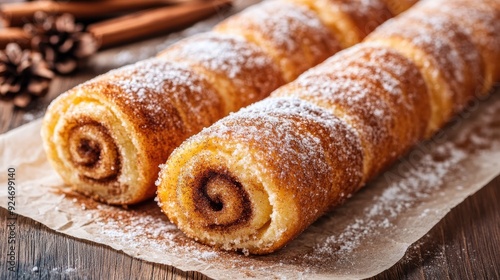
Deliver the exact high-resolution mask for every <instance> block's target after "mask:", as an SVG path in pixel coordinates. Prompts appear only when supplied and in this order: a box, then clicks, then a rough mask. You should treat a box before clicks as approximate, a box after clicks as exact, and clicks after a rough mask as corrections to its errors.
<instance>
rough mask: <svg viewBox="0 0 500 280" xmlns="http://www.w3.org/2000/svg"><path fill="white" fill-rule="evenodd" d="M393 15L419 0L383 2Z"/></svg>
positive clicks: (385, 0)
mask: <svg viewBox="0 0 500 280" xmlns="http://www.w3.org/2000/svg"><path fill="white" fill-rule="evenodd" d="M383 1H384V3H386V5H387V6H388V8H389V10H390V11H391V12H392V14H393V15H399V14H401V13H402V12H404V11H406V10H408V9H409V8H411V7H412V6H413V5H415V3H417V2H418V1H419V0H383Z"/></svg>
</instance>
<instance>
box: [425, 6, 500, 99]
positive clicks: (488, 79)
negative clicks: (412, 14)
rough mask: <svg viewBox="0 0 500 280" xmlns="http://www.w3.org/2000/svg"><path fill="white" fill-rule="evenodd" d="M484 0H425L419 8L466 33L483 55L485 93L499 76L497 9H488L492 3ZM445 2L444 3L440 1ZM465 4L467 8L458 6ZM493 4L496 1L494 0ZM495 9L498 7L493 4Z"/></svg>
mask: <svg viewBox="0 0 500 280" xmlns="http://www.w3.org/2000/svg"><path fill="white" fill-rule="evenodd" d="M493 2H494V1H491V4H487V3H488V0H479V1H476V0H454V1H446V0H437V1H428V3H426V4H425V5H423V6H422V7H420V8H419V9H420V10H422V11H425V12H426V13H429V14H432V15H433V17H439V18H442V19H445V20H446V21H449V22H453V23H455V24H456V25H458V26H460V28H461V29H462V30H463V31H464V32H465V33H466V34H467V35H468V36H469V38H470V40H471V41H472V43H474V45H475V46H476V48H477V49H478V50H479V52H480V54H481V56H482V59H483V68H484V69H483V70H482V73H484V77H482V78H483V79H482V81H481V82H482V83H483V87H482V88H481V92H480V93H482V94H484V93H487V92H488V91H489V89H490V88H491V87H492V85H493V82H494V81H495V80H499V79H500V63H498V61H500V57H499V56H500V11H497V12H496V13H492V12H491V9H492V4H493ZM444 3H446V5H443V4H444ZM463 5H468V6H469V8H468V9H461V8H460V7H461V6H463ZM496 5H497V7H500V3H499V2H496ZM497 9H498V8H497Z"/></svg>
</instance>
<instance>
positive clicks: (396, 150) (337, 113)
mask: <svg viewBox="0 0 500 280" xmlns="http://www.w3.org/2000/svg"><path fill="white" fill-rule="evenodd" d="M456 1H460V3H461V5H455V4H450V5H453V7H455V8H456V9H457V14H465V13H466V11H472V12H478V13H479V11H480V12H481V13H486V14H485V16H484V17H472V18H469V19H468V21H467V23H469V24H470V25H469V26H467V27H462V24H463V22H462V23H459V22H458V21H457V20H455V19H451V14H450V13H449V12H446V10H447V8H446V7H447V6H446V5H448V3H454V2H453V1H451V0H449V1H444V0H443V1H442V6H443V7H444V8H443V12H442V13H440V12H439V11H438V10H435V12H433V13H434V14H433V17H432V19H429V14H428V11H429V10H430V9H431V8H433V7H434V5H433V4H432V3H431V2H432V1H426V2H421V3H419V4H417V5H416V6H415V7H414V8H412V9H411V10H410V11H409V12H407V13H405V14H402V15H401V16H400V17H398V18H396V19H395V20H391V21H390V22H387V23H386V24H384V25H383V26H382V27H381V28H380V29H378V30H376V31H374V33H372V35H369V38H368V40H367V41H366V42H364V43H361V44H358V45H356V46H354V47H352V48H350V49H347V50H344V51H342V52H339V53H338V54H336V55H335V56H333V57H331V58H329V59H327V60H326V61H325V62H323V63H322V64H320V65H318V66H317V67H314V68H312V69H310V70H308V71H306V72H305V73H304V74H302V75H300V76H299V77H298V78H297V79H296V80H295V81H293V82H291V83H289V84H287V85H285V86H282V87H280V88H279V89H277V90H276V91H274V92H273V93H272V94H271V96H270V97H268V98H266V99H264V100H262V101H260V102H258V103H255V104H253V105H250V106H248V107H246V108H245V109H242V110H240V111H239V112H236V113H234V114H231V115H230V116H228V117H225V118H223V119H221V120H219V121H218V122H216V123H215V124H214V125H212V126H210V127H208V128H205V129H204V130H203V131H202V132H200V133H199V134H197V135H195V136H193V137H191V138H189V139H188V140H187V141H185V142H184V143H183V144H182V145H181V146H180V147H179V148H177V149H176V150H175V151H174V152H173V153H172V155H171V157H170V158H169V160H168V161H167V162H166V164H165V165H164V166H163V168H162V171H161V172H160V179H159V180H158V201H159V205H160V206H161V208H162V210H163V212H164V213H165V214H166V215H167V216H168V217H169V218H170V219H171V220H172V221H173V222H174V223H176V224H177V225H178V227H179V228H180V229H181V230H182V231H183V232H185V233H186V234H187V235H188V236H190V237H192V238H194V239H196V240H198V241H200V242H202V243H205V244H209V245H212V246H215V247H218V248H221V249H225V250H240V251H243V252H248V253H252V254H266V253H270V252H273V251H275V250H277V249H279V248H281V247H283V246H284V245H285V244H287V243H288V242H289V241H291V240H292V239H293V238H294V237H295V236H297V235H298V234H300V232H302V231H303V230H304V229H305V228H307V227H308V226H309V225H310V224H311V223H313V222H314V221H315V220H316V219H317V218H318V217H320V216H321V215H322V214H323V213H325V212H326V211H328V210H329V209H331V208H332V207H335V206H336V205H338V204H339V203H341V202H342V201H344V200H345V199H346V197H348V196H350V195H352V194H353V193H354V192H356V191H357V190H358V189H360V188H361V187H362V186H363V185H364V184H365V183H366V182H367V181H369V180H370V179H372V178H373V177H374V176H376V175H377V174H380V172H382V171H383V170H384V169H385V168H387V167H388V166H389V165H390V164H391V163H393V162H394V161H395V160H396V159H397V158H398V157H400V156H402V155H404V154H405V153H406V152H407V151H408V150H409V149H410V148H411V147H412V145H414V144H415V143H416V142H418V141H420V140H423V139H425V138H427V137H429V136H430V135H431V134H432V133H433V132H435V131H436V129H438V128H440V127H442V126H443V125H444V124H445V123H446V122H447V121H449V120H450V118H451V117H452V116H453V114H454V113H456V112H458V111H459V110H460V109H461V108H463V107H464V106H465V105H466V104H467V102H469V101H470V100H472V99H473V98H474V96H475V94H476V91H477V90H481V91H482V90H484V88H483V85H484V82H483V80H482V77H484V75H482V74H483V73H484V72H483V71H485V69H486V68H485V67H484V65H483V61H484V57H485V55H484V54H483V51H488V52H489V54H488V55H490V56H491V57H496V56H497V55H499V53H498V51H494V50H495V49H496V46H489V45H488V44H490V43H493V42H496V40H497V39H498V37H499V36H500V33H495V34H489V35H488V36H490V37H489V38H487V39H486V40H484V41H481V40H479V39H478V38H473V37H472V36H471V34H475V36H479V34H480V33H479V34H476V33H475V30H476V29H477V30H482V29H483V28H484V26H485V24H486V23H487V22H489V20H490V18H491V17H495V18H496V20H497V21H498V20H499V18H498V14H496V11H495V9H493V8H492V7H493V6H492V4H491V6H488V5H490V4H489V3H490V2H488V1H489V0H482V1H479V2H478V1H475V0H470V1H465V0H456ZM478 3H480V5H478ZM484 7H490V8H491V9H486V8H484ZM479 42H481V44H485V45H483V46H482V47H477V46H481V45H480V44H479Z"/></svg>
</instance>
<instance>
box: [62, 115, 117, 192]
mask: <svg viewBox="0 0 500 280" xmlns="http://www.w3.org/2000/svg"><path fill="white" fill-rule="evenodd" d="M69 135H70V136H69V141H70V142H69V143H70V148H69V149H70V155H71V161H72V163H73V165H74V166H75V168H77V169H78V170H79V171H80V172H81V174H80V175H79V177H80V178H81V179H82V180H85V181H89V182H91V183H101V184H108V183H110V182H112V181H115V180H116V178H118V176H119V175H120V172H121V155H120V153H119V151H118V147H117V145H116V143H115V141H114V139H113V138H112V137H111V135H110V134H109V131H108V129H107V128H106V127H104V126H103V125H102V124H100V123H98V122H96V121H90V122H84V123H79V124H78V125H77V126H75V127H73V128H72V129H71V131H70V133H69Z"/></svg>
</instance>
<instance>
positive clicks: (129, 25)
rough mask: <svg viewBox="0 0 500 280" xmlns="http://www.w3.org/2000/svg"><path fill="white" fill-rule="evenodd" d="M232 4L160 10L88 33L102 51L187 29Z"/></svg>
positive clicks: (218, 1)
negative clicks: (164, 33) (169, 31)
mask: <svg viewBox="0 0 500 280" xmlns="http://www.w3.org/2000/svg"><path fill="white" fill-rule="evenodd" d="M230 4H231V0H214V1H198V2H190V3H186V4H181V5H177V6H171V7H164V8H157V9H152V10H148V11H144V12H138V13H135V14H131V15H127V16H123V17H120V18H116V19H111V20H107V21H103V22H98V23H94V24H91V25H89V26H88V28H87V31H88V32H90V33H91V34H93V35H94V36H95V37H96V39H97V40H98V42H99V43H100V47H101V48H105V47H109V46H113V45H117V44H121V43H125V42H129V41H133V40H137V39H139V38H144V37H148V36H151V35H156V34H159V33H161V32H165V31H168V30H172V29H177V28H180V27H184V26H186V25H188V24H192V23H194V22H196V21H198V20H201V19H203V18H205V17H208V16H210V15H212V14H214V13H216V12H217V11H218V10H220V9H221V8H223V7H227V6H229V5H230Z"/></svg>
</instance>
